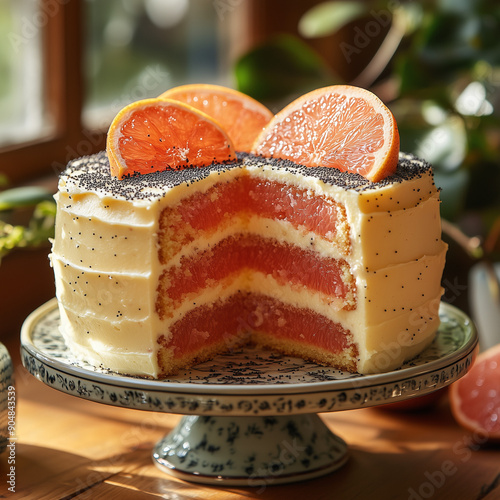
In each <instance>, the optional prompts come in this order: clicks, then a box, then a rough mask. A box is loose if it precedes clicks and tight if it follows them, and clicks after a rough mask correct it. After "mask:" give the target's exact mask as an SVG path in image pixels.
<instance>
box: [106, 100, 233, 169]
mask: <svg viewBox="0 0 500 500" xmlns="http://www.w3.org/2000/svg"><path fill="white" fill-rule="evenodd" d="M106 149H107V153H108V158H109V163H110V168H111V175H113V176H115V177H118V178H119V179H122V178H123V177H129V176H132V175H137V174H147V173H151V172H158V171H163V170H168V169H173V170H179V169H182V168H184V167H187V166H191V167H202V166H207V165H210V164H212V163H224V162H228V161H234V160H235V159H236V152H235V149H234V146H233V143H232V141H231V139H230V138H229V137H228V135H227V134H226V132H225V131H224V129H223V128H222V127H221V125H220V124H219V123H217V122H216V121H215V120H214V119H213V118H211V117H209V116H208V115H206V114H205V113H203V112H201V111H198V110H197V109H195V108H193V107H191V106H189V105H187V104H184V103H181V102H179V101H173V100H169V99H144V100H141V101H136V102H134V103H132V104H129V105H128V106H125V107H124V108H123V109H122V110H121V111H120V112H119V113H118V114H117V115H116V117H115V119H114V120H113V122H112V123H111V125H110V127H109V131H108V137H107V144H106Z"/></svg>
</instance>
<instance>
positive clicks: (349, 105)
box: [252, 85, 399, 182]
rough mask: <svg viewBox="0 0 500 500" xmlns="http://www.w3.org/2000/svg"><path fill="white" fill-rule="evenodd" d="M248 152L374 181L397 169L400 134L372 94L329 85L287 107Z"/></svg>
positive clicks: (388, 111)
mask: <svg viewBox="0 0 500 500" xmlns="http://www.w3.org/2000/svg"><path fill="white" fill-rule="evenodd" d="M252 152H253V153H254V154H257V155H261V156H265V157H274V158H282V159H288V160H292V161H293V162H295V163H299V164H301V165H305V166H307V167H333V168H337V169H339V170H341V171H342V172H345V171H347V172H351V173H357V174H361V175H362V176H364V177H366V178H367V179H369V180H371V181H373V182H377V181H379V180H381V179H383V178H385V177H387V176H389V175H391V174H393V173H394V172H395V170H396V167H397V164H398V156H399V133H398V128H397V125H396V120H395V119H394V116H393V115H392V113H391V112H390V110H389V109H388V108H387V107H386V106H385V105H384V104H383V103H382V101H381V100H380V99H379V98H378V97H376V96H375V95H374V94H372V93H371V92H369V91H367V90H365V89H361V88H358V87H352V86H349V85H334V86H331V87H325V88H321V89H317V90H314V91H312V92H309V93H308V94H305V95H303V96H302V97H299V98H298V99H296V100H295V101H293V102H292V103H291V104H289V105H288V106H286V107H285V108H284V109H283V110H282V111H280V112H279V113H278V114H277V115H276V116H275V117H274V118H273V119H272V120H271V121H270V122H269V123H268V125H267V126H266V127H265V129H264V130H263V131H262V133H261V134H260V135H259V137H258V138H257V139H256V141H255V143H254V145H253V148H252Z"/></svg>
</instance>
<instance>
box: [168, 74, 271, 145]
mask: <svg viewBox="0 0 500 500" xmlns="http://www.w3.org/2000/svg"><path fill="white" fill-rule="evenodd" d="M160 98H162V99H165V98H168V99H175V100H178V101H181V102H184V103H186V104H189V105H190V106H193V107H194V108H196V109H198V110H200V111H203V112H204V113H206V114H207V115H209V116H211V117H212V118H214V119H215V120H217V121H218V122H219V123H220V124H221V125H222V127H223V128H224V130H226V132H227V134H228V135H229V137H230V138H231V140H232V141H233V144H234V148H235V149H236V151H244V152H250V150H251V149H252V144H253V142H254V141H255V139H256V137H257V136H258V135H259V134H260V133H261V132H262V129H263V128H264V126H265V125H266V124H267V123H268V122H269V121H270V120H271V118H272V117H273V116H274V115H273V113H271V111H269V109H267V108H266V107H265V106H264V105H263V104H261V103H260V102H258V101H256V100H255V99H253V98H251V97H250V96H247V95H246V94H243V93H242V92H238V91H237V90H233V89H230V88H226V87H222V86H219V85H210V84H201V83H199V84H192V85H181V86H180V87H174V88H172V89H170V90H167V91H166V92H164V93H163V94H161V96H160Z"/></svg>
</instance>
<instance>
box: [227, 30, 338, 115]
mask: <svg viewBox="0 0 500 500" xmlns="http://www.w3.org/2000/svg"><path fill="white" fill-rule="evenodd" d="M235 76H236V82H237V86H238V90H240V91H241V92H244V93H245V94H248V95H250V96H252V97H253V98H255V99H257V100H259V101H261V102H263V103H265V104H267V105H268V106H269V107H271V108H273V107H275V105H276V102H277V101H278V102H279V103H280V104H283V101H284V100H286V99H289V98H290V97H292V98H294V97H296V96H297V95H300V94H304V93H305V92H308V91H310V90H313V89H315V88H318V87H324V86H326V85H333V84H335V83H338V81H339V80H338V79H337V78H336V77H335V76H334V75H333V73H332V71H331V70H330V69H329V67H328V66H327V65H326V63H325V62H324V61H323V60H322V59H321V58H320V57H319V56H318V54H316V52H314V51H313V50H312V49H311V48H310V47H309V46H308V45H306V44H305V43H304V42H302V41H301V40H300V39H298V38H297V37H294V36H291V35H280V36H277V37H275V38H273V39H271V40H270V41H269V42H267V43H264V44H262V45H260V46H257V47H255V48H254V49H252V50H251V51H249V52H247V53H246V54H245V55H243V56H242V57H241V58H240V59H239V60H238V61H237V62H236V65H235Z"/></svg>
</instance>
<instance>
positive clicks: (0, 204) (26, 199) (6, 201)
mask: <svg viewBox="0 0 500 500" xmlns="http://www.w3.org/2000/svg"><path fill="white" fill-rule="evenodd" d="M50 199H52V194H51V193H50V192H49V191H47V190H46V189H44V188H41V187H37V186H26V187H19V188H12V189H7V190H6V191H2V192H1V193H0V211H3V210H12V209H14V208H21V207H29V206H33V205H36V204H37V203H39V202H41V201H44V200H50Z"/></svg>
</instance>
